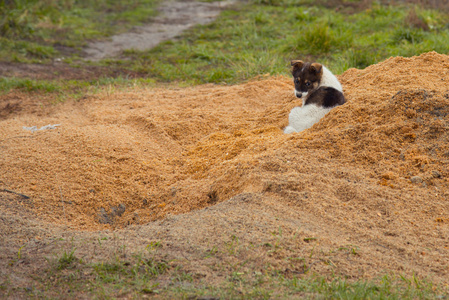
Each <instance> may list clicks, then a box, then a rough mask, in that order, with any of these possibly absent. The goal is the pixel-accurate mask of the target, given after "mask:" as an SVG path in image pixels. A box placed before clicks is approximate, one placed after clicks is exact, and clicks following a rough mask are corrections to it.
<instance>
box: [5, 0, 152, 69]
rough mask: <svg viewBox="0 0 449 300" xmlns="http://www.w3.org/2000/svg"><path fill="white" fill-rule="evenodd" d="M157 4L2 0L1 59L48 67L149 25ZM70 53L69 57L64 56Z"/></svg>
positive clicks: (149, 0) (141, 0) (114, 0)
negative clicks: (58, 59) (100, 41)
mask: <svg viewBox="0 0 449 300" xmlns="http://www.w3.org/2000/svg"><path fill="white" fill-rule="evenodd" d="M158 1H159V0H133V1H124V0H118V1H117V0H99V1H94V2H92V1H87V0H78V1H74V0H68V1H57V0H47V1H38V0H13V1H0V60H1V61H15V62H48V61H49V60H50V59H52V58H55V57H57V56H60V55H63V54H64V53H63V52H64V51H62V52H61V50H63V49H65V50H67V49H69V48H71V50H69V53H71V54H72V55H74V54H75V53H79V50H80V48H81V47H82V46H84V45H86V42H87V41H88V40H90V39H97V38H103V37H105V36H109V35H112V34H115V33H117V32H121V31H126V30H128V29H130V28H131V27H132V26H134V25H137V24H141V23H142V22H147V21H149V20H150V18H151V17H153V16H155V15H156V10H155V7H156V4H157V3H158ZM66 54H67V53H66Z"/></svg>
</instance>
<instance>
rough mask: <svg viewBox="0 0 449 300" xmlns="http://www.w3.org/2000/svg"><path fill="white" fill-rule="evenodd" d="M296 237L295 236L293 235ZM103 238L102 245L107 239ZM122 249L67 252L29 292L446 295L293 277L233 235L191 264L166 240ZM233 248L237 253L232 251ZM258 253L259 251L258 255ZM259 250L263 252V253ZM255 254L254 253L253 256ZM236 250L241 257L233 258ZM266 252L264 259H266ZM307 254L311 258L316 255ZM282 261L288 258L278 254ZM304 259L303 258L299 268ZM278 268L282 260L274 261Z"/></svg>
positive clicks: (406, 283) (0, 286)
mask: <svg viewBox="0 0 449 300" xmlns="http://www.w3.org/2000/svg"><path fill="white" fill-rule="evenodd" d="M294 239H296V237H294ZM273 240H274V241H276V243H278V247H279V249H284V250H287V249H289V247H291V244H290V243H289V242H288V241H287V239H286V238H285V237H284V236H282V233H276V234H273ZM98 241H99V245H100V247H102V242H100V239H99V240H98ZM117 247H118V250H117V251H115V255H114V256H113V257H112V258H103V259H100V260H99V261H98V260H96V261H88V260H86V259H79V258H78V257H77V255H76V249H75V248H73V246H72V248H71V249H72V250H70V251H63V252H62V253H60V254H59V255H57V256H55V257H54V258H53V259H51V260H48V263H49V264H48V268H47V270H42V273H43V274H45V275H43V276H39V277H38V278H36V279H37V280H36V282H35V284H34V285H33V286H32V287H27V288H26V292H27V294H28V296H30V297H41V298H42V297H43V298H46V297H48V296H50V295H62V294H64V295H70V297H73V298H77V297H79V296H82V297H88V298H102V299H109V298H112V299H113V298H117V297H126V298H142V297H144V296H150V297H152V296H155V295H158V296H159V297H161V298H162V299H197V298H201V297H203V298H219V299H298V298H300V299H304V298H305V299H438V298H440V299H445V298H444V297H445V296H444V295H445V294H444V291H443V290H442V289H441V288H440V287H438V286H436V285H434V284H432V283H431V282H429V281H426V280H424V279H422V278H419V277H417V276H415V275H412V276H408V277H407V276H403V275H394V274H386V275H384V276H382V277H379V278H376V279H372V280H352V279H348V278H345V277H344V276H341V275H337V274H330V275H328V276H322V275H319V274H317V273H314V272H309V273H306V274H302V275H295V274H292V273H291V272H289V271H287V270H284V269H277V268H276V267H275V266H274V265H271V264H270V263H267V262H266V263H264V264H262V265H261V264H258V263H255V262H256V261H257V259H256V258H255V257H257V256H259V257H260V255H272V251H271V250H270V248H271V247H267V246H266V244H260V245H252V246H251V247H250V249H251V250H250V252H248V245H246V246H245V245H241V244H239V243H238V237H236V236H234V235H233V236H231V238H230V242H224V243H223V244H222V245H217V246H213V247H212V248H213V249H215V250H214V252H215V253H214V254H215V255H217V256H218V257H217V258H216V259H212V260H210V257H209V256H208V257H205V258H203V259H204V260H201V258H200V260H199V261H192V262H189V261H188V260H183V259H179V258H177V259H168V258H167V257H168V256H167V252H165V251H164V248H163V247H162V243H161V242H153V243H150V244H149V245H148V246H147V247H146V249H145V250H144V251H143V252H140V253H138V254H131V255H129V254H126V251H125V250H124V249H122V248H123V247H119V246H117ZM230 248H232V250H230ZM355 249H358V247H356V246H353V245H349V246H347V247H341V248H339V249H336V250H335V251H331V253H329V254H332V253H333V252H340V251H346V252H347V253H348V254H351V255H357V253H355ZM253 251H255V252H253ZM258 251H262V252H258ZM230 252H231V253H230ZM256 252H257V253H258V254H257V255H255V253H256ZM237 253H243V256H244V258H242V259H239V260H237V261H236V258H237V257H239V255H240V254H239V255H237ZM263 253H264V254H263ZM310 256H314V254H313V253H311V255H310ZM279 259H280V260H283V259H285V258H283V256H279ZM302 261H303V260H299V263H302ZM275 264H277V263H275ZM200 266H201V267H209V269H210V270H211V271H210V272H209V273H210V274H209V276H211V277H214V278H221V279H220V280H218V281H217V280H216V279H215V280H213V281H212V282H213V283H211V282H210V279H206V278H204V277H203V276H198V274H201V272H200V273H197V271H196V269H198V268H199V267H200ZM10 285H11V282H7V281H4V282H0V295H1V292H2V291H6V292H8V291H9V286H10Z"/></svg>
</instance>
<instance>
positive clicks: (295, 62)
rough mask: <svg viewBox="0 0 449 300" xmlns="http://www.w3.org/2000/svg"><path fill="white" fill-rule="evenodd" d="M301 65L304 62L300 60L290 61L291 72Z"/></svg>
mask: <svg viewBox="0 0 449 300" xmlns="http://www.w3.org/2000/svg"><path fill="white" fill-rule="evenodd" d="M303 65H304V62H303V61H302V60H292V62H291V66H292V74H293V75H294V73H295V71H296V70H298V69H301V68H302V66H303Z"/></svg>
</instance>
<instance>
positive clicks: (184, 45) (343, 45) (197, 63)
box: [106, 1, 449, 84]
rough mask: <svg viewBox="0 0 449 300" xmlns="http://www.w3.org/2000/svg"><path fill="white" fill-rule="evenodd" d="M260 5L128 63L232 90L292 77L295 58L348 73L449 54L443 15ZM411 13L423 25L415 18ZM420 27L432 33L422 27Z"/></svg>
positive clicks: (161, 76)
mask: <svg viewBox="0 0 449 300" xmlns="http://www.w3.org/2000/svg"><path fill="white" fill-rule="evenodd" d="M256 2H257V1H256ZM259 2H260V3H263V4H264V5H255V4H253V5H250V6H247V7H245V8H243V9H241V10H238V11H228V12H225V13H224V14H222V16H221V17H220V18H219V19H218V20H217V21H216V22H214V23H212V24H210V25H206V26H198V27H196V28H195V29H194V30H191V31H189V32H188V33H186V34H185V35H184V38H183V39H182V40H180V41H176V42H166V43H163V44H161V45H159V46H158V47H156V48H154V49H152V50H149V51H129V52H127V53H125V56H126V57H127V58H129V60H127V62H126V63H129V62H130V63H131V67H132V68H134V69H136V70H139V71H140V72H142V73H146V74H148V75H149V76H154V77H155V78H157V79H158V80H162V81H174V80H175V81H188V82H191V83H193V84H198V83H206V82H214V83H231V84H232V83H236V82H241V81H245V80H248V79H250V78H253V77H255V76H258V75H261V74H267V73H269V74H285V73H286V72H288V62H289V61H290V60H291V59H293V58H305V59H311V60H317V61H321V62H323V63H325V64H326V65H328V66H329V67H330V69H331V70H333V71H334V72H335V73H341V72H343V71H345V70H346V69H348V68H352V67H355V68H365V67H366V66H368V65H371V64H373V63H376V62H379V61H381V60H384V59H385V58H388V57H389V56H397V55H402V56H412V55H418V54H421V53H423V52H428V51H432V50H436V51H438V52H440V53H449V44H447V43H445V42H444V40H447V39H449V22H448V21H447V20H448V18H447V15H446V14H445V13H442V12H439V11H436V10H421V9H419V10H418V9H416V8H415V7H414V6H412V7H410V6H384V5H379V4H376V3H375V2H374V3H373V4H372V5H371V6H370V7H369V8H367V9H365V10H363V11H361V12H359V13H355V14H351V15H348V14H345V13H339V12H336V11H335V10H334V9H326V8H322V7H316V6H313V5H311V6H298V5H297V4H296V3H294V2H293V1H290V2H289V1H284V2H282V3H286V4H285V5H278V4H277V5H271V4H272V3H275V2H276V1H259ZM276 3H278V2H276ZM289 3H293V4H290V5H289ZM411 12H414V13H415V14H416V17H415V19H410V18H408V16H409V15H410V13H411ZM417 20H420V21H422V22H424V24H426V25H427V27H426V28H427V29H423V28H419V27H417V26H416V24H415V23H416V22H417ZM106 63H109V64H110V65H116V64H121V63H124V62H120V61H106Z"/></svg>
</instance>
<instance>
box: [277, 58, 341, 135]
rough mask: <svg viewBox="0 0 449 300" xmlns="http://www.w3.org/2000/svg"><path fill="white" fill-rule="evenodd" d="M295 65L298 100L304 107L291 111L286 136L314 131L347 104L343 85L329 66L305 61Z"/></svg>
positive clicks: (294, 79) (293, 63)
mask: <svg viewBox="0 0 449 300" xmlns="http://www.w3.org/2000/svg"><path fill="white" fill-rule="evenodd" d="M291 65H292V67H293V68H292V75H293V81H294V83H295V96H296V97H298V98H301V99H302V106H301V107H295V108H293V109H292V110H291V112H290V115H289V116H288V123H289V124H288V126H287V127H285V129H284V133H293V132H300V131H303V130H305V129H307V128H310V127H312V125H313V124H315V123H317V122H318V121H319V120H320V119H321V118H322V117H324V116H325V115H326V114H327V113H328V112H329V111H330V110H331V109H332V108H334V107H336V106H338V105H342V104H344V103H345V102H346V100H345V97H344V96H343V89H342V87H341V84H340V82H339V81H338V79H337V77H335V76H334V74H332V73H331V71H329V70H328V69H327V68H326V67H325V66H323V65H321V64H319V63H308V62H303V61H301V60H293V61H292V62H291Z"/></svg>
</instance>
